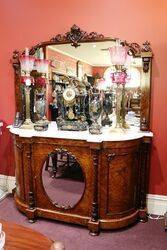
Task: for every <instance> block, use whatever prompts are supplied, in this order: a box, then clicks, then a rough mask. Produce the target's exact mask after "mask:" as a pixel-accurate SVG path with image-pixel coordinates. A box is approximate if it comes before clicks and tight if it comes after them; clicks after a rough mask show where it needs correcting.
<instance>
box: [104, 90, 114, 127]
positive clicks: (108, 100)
mask: <svg viewBox="0 0 167 250" xmlns="http://www.w3.org/2000/svg"><path fill="white" fill-rule="evenodd" d="M112 100H113V94H112V93H110V92H106V93H104V98H103V119H102V126H105V125H108V126H111V125H112V121H111V120H110V118H109V115H110V114H112V112H113V107H112Z"/></svg>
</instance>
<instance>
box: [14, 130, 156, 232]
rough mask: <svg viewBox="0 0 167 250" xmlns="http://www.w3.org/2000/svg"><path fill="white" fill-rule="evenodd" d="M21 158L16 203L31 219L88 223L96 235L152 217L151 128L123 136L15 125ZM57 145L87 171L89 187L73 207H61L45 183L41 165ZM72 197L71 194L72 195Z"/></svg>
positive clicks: (17, 154) (17, 170)
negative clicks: (149, 204)
mask: <svg viewBox="0 0 167 250" xmlns="http://www.w3.org/2000/svg"><path fill="white" fill-rule="evenodd" d="M10 132H11V133H12V134H13V138H14V149H15V161H16V192H15V202H16V205H17V207H18V209H19V210H20V211H22V212H23V213H25V214H26V216H27V217H28V219H29V220H30V221H34V219H35V218H37V217H45V218H51V219H56V220H60V221H64V222H69V223H76V224H80V225H84V226H87V227H88V228H89V230H90V232H91V233H92V234H98V232H99V230H100V228H101V229H116V228H122V227H125V226H127V225H130V224H132V223H134V222H135V221H137V220H140V221H146V220H147V209H146V194H147V188H148V172H149V171H148V168H149V150H150V145H151V138H152V133H151V132H133V131H129V132H127V133H123V134H120V135H119V134H114V133H108V132H107V133H105V132H104V133H103V134H101V135H90V134H88V132H67V131H66V132H61V131H58V130H56V129H55V131H54V129H53V127H52V128H50V129H49V130H48V131H46V132H35V131H28V130H23V129H16V128H12V127H11V128H10ZM57 149H62V150H63V149H65V150H67V151H68V152H70V153H71V154H72V155H74V156H75V157H76V159H77V161H78V162H79V164H80V166H81V169H82V172H83V174H84V181H85V189H84V192H83V194H82V197H81V199H80V200H79V201H78V203H77V204H76V205H75V206H74V207H72V208H70V209H67V208H63V207H61V206H60V207H56V206H55V205H54V204H53V203H52V202H51V200H50V198H49V197H48V195H47V194H46V192H45V189H44V187H43V182H42V169H43V164H44V162H45V160H46V158H47V156H48V155H49V154H50V153H51V152H54V151H55V150H57ZM67 199H68V197H67Z"/></svg>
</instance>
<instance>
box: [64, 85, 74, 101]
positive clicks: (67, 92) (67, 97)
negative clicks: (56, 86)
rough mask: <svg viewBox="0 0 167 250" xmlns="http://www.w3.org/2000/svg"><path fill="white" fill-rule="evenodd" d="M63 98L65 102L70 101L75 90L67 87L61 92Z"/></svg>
mask: <svg viewBox="0 0 167 250" xmlns="http://www.w3.org/2000/svg"><path fill="white" fill-rule="evenodd" d="M63 98H64V100H65V101H67V102H71V101H72V100H73V99H74V98H75V91H74V89H72V88H67V89H65V90H64V92H63Z"/></svg>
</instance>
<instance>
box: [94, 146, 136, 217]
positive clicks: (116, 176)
mask: <svg viewBox="0 0 167 250" xmlns="http://www.w3.org/2000/svg"><path fill="white" fill-rule="evenodd" d="M138 147H139V141H136V143H134V142H133V143H132V145H131V144H129V143H127V146H126V142H124V143H122V142H121V143H115V144H114V143H111V145H110V144H108V147H107V148H105V149H103V153H102V159H101V166H100V168H101V171H100V173H101V174H100V176H99V178H100V187H99V188H100V200H101V204H100V217H103V218H121V217H122V216H125V215H126V214H127V215H128V214H130V213H131V212H132V211H135V209H136V206H137V199H138V197H137V195H138V171H139V169H138V168H139V167H138V166H139V164H138Z"/></svg>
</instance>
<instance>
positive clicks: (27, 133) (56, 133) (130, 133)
mask: <svg viewBox="0 0 167 250" xmlns="http://www.w3.org/2000/svg"><path fill="white" fill-rule="evenodd" d="M8 128H9V130H10V132H11V133H12V134H16V135H19V136H20V137H29V138H31V137H45V138H60V139H72V140H85V141H87V142H102V141H126V140H133V139H138V138H142V137H145V136H147V137H153V133H152V132H142V131H140V130H139V128H138V127H134V126H133V127H131V128H130V129H127V130H126V131H123V130H122V131H119V132H118V131H117V132H116V131H115V130H114V128H112V127H107V128H103V129H102V134H100V135H91V134H90V133H89V131H61V130H58V129H57V125H56V122H51V123H50V124H49V128H48V130H47V131H42V132H39V131H35V130H34V129H21V128H14V127H13V126H8Z"/></svg>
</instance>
